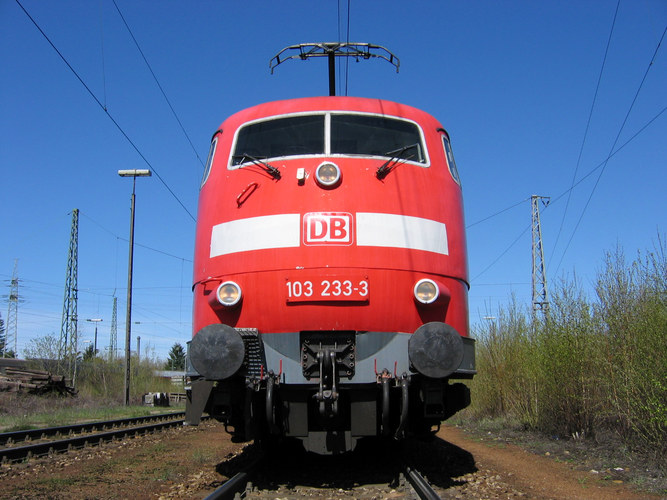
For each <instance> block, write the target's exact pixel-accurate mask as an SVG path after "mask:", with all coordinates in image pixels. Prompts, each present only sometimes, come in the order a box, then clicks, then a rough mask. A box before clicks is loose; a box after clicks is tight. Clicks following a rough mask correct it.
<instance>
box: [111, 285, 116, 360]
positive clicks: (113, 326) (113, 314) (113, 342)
mask: <svg viewBox="0 0 667 500" xmlns="http://www.w3.org/2000/svg"><path fill="white" fill-rule="evenodd" d="M117 309H118V297H114V298H113V311H112V312H111V332H110V335H109V359H111V360H114V359H115V358H116V349H118V314H117V312H116V311H117Z"/></svg>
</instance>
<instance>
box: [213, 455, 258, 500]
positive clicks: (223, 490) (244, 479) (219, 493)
mask: <svg viewBox="0 0 667 500" xmlns="http://www.w3.org/2000/svg"><path fill="white" fill-rule="evenodd" d="M263 461H264V457H261V458H258V459H257V460H255V461H254V462H253V463H251V464H250V465H249V466H248V467H247V468H246V469H245V470H242V471H240V472H238V473H237V474H235V475H234V476H232V477H231V478H229V479H228V480H227V481H225V482H224V484H223V485H222V486H220V487H219V488H218V489H216V490H215V491H214V492H213V493H211V494H209V495H208V496H207V497H206V498H204V500H234V499H235V498H236V495H237V494H238V495H239V496H240V497H244V496H245V495H244V492H246V491H247V489H248V485H249V484H250V481H251V480H252V478H253V476H254V474H255V473H256V472H257V469H258V468H259V466H260V465H261V463H262V462H263Z"/></svg>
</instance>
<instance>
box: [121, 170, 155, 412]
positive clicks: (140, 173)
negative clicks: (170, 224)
mask: <svg viewBox="0 0 667 500" xmlns="http://www.w3.org/2000/svg"><path fill="white" fill-rule="evenodd" d="M118 175H120V176H121V177H131V178H132V197H131V198H130V245H129V257H128V262H127V310H126V314H125V406H129V405H130V341H131V335H132V261H133V256H134V199H135V187H136V183H137V177H150V176H151V171H150V170H147V169H133V170H119V171H118Z"/></svg>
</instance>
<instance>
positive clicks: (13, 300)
mask: <svg viewBox="0 0 667 500" xmlns="http://www.w3.org/2000/svg"><path fill="white" fill-rule="evenodd" d="M18 263H19V261H18V259H15V260H14V272H13V273H12V279H11V281H10V285H9V295H8V296H7V302H8V303H9V307H8V309H7V325H6V327H5V342H4V344H2V354H1V356H2V357H3V358H4V357H6V356H7V354H8V351H11V350H12V346H13V348H14V356H17V355H18V313H19V275H18V271H17V268H18Z"/></svg>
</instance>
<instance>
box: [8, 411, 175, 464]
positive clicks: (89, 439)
mask: <svg viewBox="0 0 667 500" xmlns="http://www.w3.org/2000/svg"><path fill="white" fill-rule="evenodd" d="M183 416H184V413H182V412H180V413H168V414H161V415H152V416H149V417H135V418H126V419H116V420H108V421H102V422H91V423H86V424H75V425H71V426H60V427H48V428H44V429H31V430H27V431H15V432H7V433H4V434H0V445H2V446H4V447H3V448H2V449H0V462H1V463H5V462H16V461H20V460H25V459H29V458H31V457H39V456H45V455H51V454H54V453H59V452H66V451H69V450H71V449H80V448H85V447H87V446H93V445H99V444H102V443H106V442H110V441H114V440H116V439H123V438H125V437H130V436H138V435H144V434H149V433H152V432H156V431H159V430H162V429H166V428H169V427H175V426H179V425H183V422H184V420H183V418H178V417H183ZM147 422H148V423H147ZM138 424H139V425H138ZM100 429H101V430H103V432H100ZM107 429H112V430H107ZM84 433H85V434H84ZM73 434H77V435H76V436H73ZM59 436H68V437H63V438H61V439H49V438H53V437H59ZM32 440H39V442H37V443H31V444H25V445H22V446H13V444H15V443H17V442H31V441H32Z"/></svg>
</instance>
